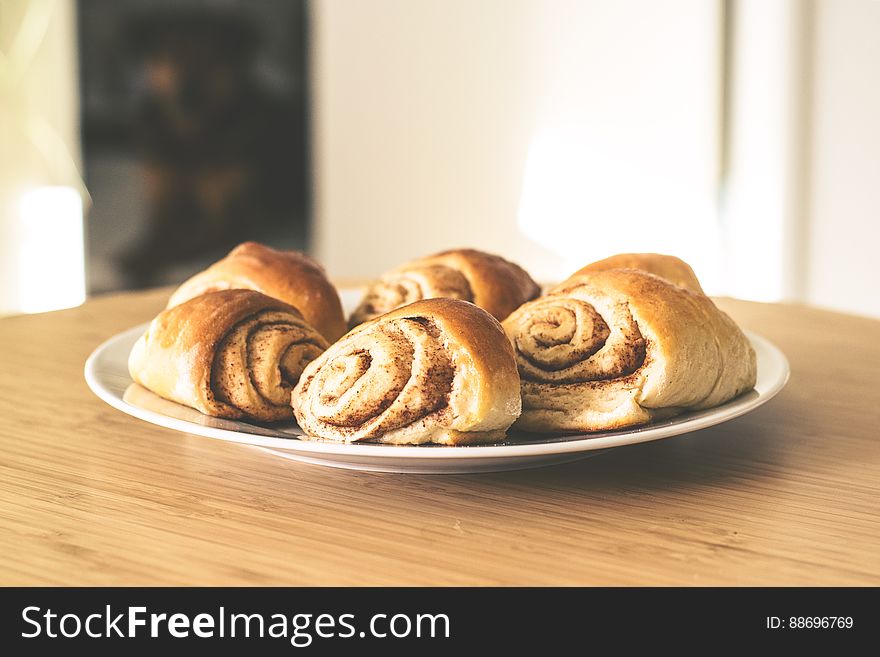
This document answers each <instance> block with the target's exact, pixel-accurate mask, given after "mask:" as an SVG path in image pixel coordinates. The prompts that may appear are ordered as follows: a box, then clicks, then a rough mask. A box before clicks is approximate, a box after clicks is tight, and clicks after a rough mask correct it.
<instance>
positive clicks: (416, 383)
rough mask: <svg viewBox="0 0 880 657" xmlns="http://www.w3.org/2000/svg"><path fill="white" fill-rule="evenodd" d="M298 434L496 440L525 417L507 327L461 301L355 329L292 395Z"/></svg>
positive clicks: (405, 311) (431, 303) (406, 311)
mask: <svg viewBox="0 0 880 657" xmlns="http://www.w3.org/2000/svg"><path fill="white" fill-rule="evenodd" d="M292 404H293V408H294V412H295V414H296V418H297V421H298V422H299V424H300V427H302V429H303V430H304V431H305V432H306V433H307V434H309V435H310V436H313V437H316V438H319V439H325V440H338V441H345V442H355V441H377V442H390V443H411V444H418V443H427V442H435V443H442V444H465V443H477V442H494V441H498V440H500V439H502V438H503V436H504V432H505V431H506V429H507V428H508V427H509V426H510V424H511V423H512V422H513V421H514V420H515V419H516V417H517V416H518V415H519V413H520V407H521V403H520V392H519V375H518V374H517V370H516V362H515V359H514V355H513V349H512V347H511V345H510V343H509V342H508V340H507V338H506V336H505V334H504V331H503V329H502V328H501V325H500V324H499V323H498V321H497V320H496V319H495V318H493V317H492V316H491V315H490V314H489V313H487V312H486V311H484V310H482V309H480V308H478V307H477V306H475V305H473V304H471V303H469V302H466V301H461V300H457V299H448V298H440V299H427V300H423V301H418V302H415V303H412V304H410V305H408V306H405V307H403V308H398V309H396V310H394V311H392V312H390V313H388V314H386V315H383V316H381V317H378V318H376V319H373V320H371V321H369V322H367V323H365V324H362V325H360V326H358V327H357V328H355V329H354V330H352V331H351V332H350V333H348V335H346V336H345V337H344V338H342V340H340V341H339V342H337V343H336V344H334V345H332V346H331V347H330V349H328V350H327V351H326V352H325V353H324V354H323V355H322V356H320V357H319V358H317V359H316V360H315V361H313V362H312V363H310V364H309V366H308V367H307V368H306V370H305V372H304V373H303V375H302V378H301V379H300V382H299V384H297V386H296V388H295V389H294V391H293V395H292Z"/></svg>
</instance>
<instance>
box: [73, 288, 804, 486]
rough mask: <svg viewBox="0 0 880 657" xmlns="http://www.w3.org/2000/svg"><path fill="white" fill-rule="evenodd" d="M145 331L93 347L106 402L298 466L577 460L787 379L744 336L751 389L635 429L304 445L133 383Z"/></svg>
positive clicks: (720, 410) (449, 467) (781, 364)
mask: <svg viewBox="0 0 880 657" xmlns="http://www.w3.org/2000/svg"><path fill="white" fill-rule="evenodd" d="M342 297H343V305H344V306H346V307H347V308H351V307H353V303H352V302H356V301H357V292H356V291H354V290H344V291H343V294H342ZM146 327H147V325H146V324H143V325H141V326H136V327H134V328H132V329H129V330H127V331H125V332H123V333H120V334H118V335H116V336H114V337H112V338H110V339H109V340H107V342H105V343H104V344H102V345H101V346H100V347H98V348H97V349H96V350H95V351H94V353H92V355H91V356H89V359H88V360H87V361H86V366H85V377H86V382H87V383H88V385H89V387H90V388H91V389H92V391H93V392H94V393H95V394H96V395H98V397H100V398H101V399H103V400H104V401H105V402H107V403H108V404H110V405H111V406H113V407H114V408H117V409H119V410H120V411H122V412H123V413H127V414H129V415H133V416H134V417H137V418H140V419H141V420H146V421H147V422H152V423H153V424H157V425H159V426H162V427H167V428H169V429H176V430H177V431H182V432H185V433H189V434H195V435H199V436H206V437H208V438H216V439H219V440H227V441H231V442H237V443H243V444H245V445H251V446H254V447H257V448H260V449H262V450H264V451H266V452H269V453H271V454H274V455H277V456H281V457H284V458H288V459H293V460H296V461H305V462H307V463H317V464H321V465H329V466H334V467H339V468H350V469H353V470H375V471H379V472H419V473H462V472H491V471H496V470H517V469H522V468H533V467H538V466H542V465H550V464H553V463H564V462H566V461H574V460H576V459H580V458H584V457H586V456H590V455H592V454H595V453H597V450H603V449H608V448H610V447H620V446H622V445H632V444H634V443H642V442H647V441H650V440H658V439H660V438H669V437H670V436H677V435H680V434H683V433H689V432H691V431H697V430H699V429H705V428H706V427H711V426H713V425H716V424H719V423H721V422H726V421H727V420H731V419H733V418H735V417H738V416H740V415H742V414H744V413H748V412H749V411H752V410H754V409H756V408H757V407H758V406H761V405H762V404H764V403H765V402H767V401H769V400H770V399H771V398H772V397H773V396H775V395H776V393H778V392H779V391H780V390H782V388H783V386H784V385H785V383H786V381H788V375H789V368H788V361H787V360H786V358H785V356H784V355H783V354H782V352H781V351H780V350H779V349H778V348H777V347H775V346H774V345H773V344H772V343H770V342H768V341H767V340H765V339H764V338H762V337H760V336H758V335H755V334H753V333H748V332H747V334H746V335H747V336H748V338H749V340H750V341H751V343H752V346H753V347H754V348H755V352H756V353H757V357H758V382H757V384H756V385H755V389H754V390H751V391H749V392H748V393H746V394H744V395H742V396H740V397H737V398H736V399H734V400H732V401H730V402H728V403H726V404H724V405H723V406H718V407H716V408H712V409H709V410H705V411H697V412H693V413H686V414H684V415H679V416H678V417H675V418H673V419H671V420H666V421H664V422H658V423H656V424H651V425H648V426H645V427H639V428H636V429H629V430H619V431H607V432H603V433H593V434H583V435H574V436H572V435H568V436H560V435H551V434H546V435H537V434H527V433H517V432H512V433H511V435H510V436H509V437H508V440H507V441H505V442H504V443H502V444H497V445H473V446H466V447H447V446H440V445H436V446H432V445H421V446H403V445H374V444H352V445H345V444H339V443H329V442H315V441H310V440H301V439H300V438H299V436H301V435H302V431H301V430H300V429H299V427H298V426H297V425H296V424H295V423H292V422H291V423H285V424H274V425H259V424H254V423H251V422H244V421H238V420H221V419H218V418H213V417H208V416H207V415H202V414H201V413H199V412H198V411H196V410H194V409H191V408H188V407H186V406H181V405H180V404H176V403H174V402H170V401H167V400H165V399H162V398H161V397H159V396H157V395H154V394H153V393H152V392H150V391H149V390H146V389H144V388H142V387H141V386H139V385H137V384H136V383H133V382H132V380H131V377H130V376H129V375H128V365H127V363H128V353H129V351H131V348H132V346H133V345H134V343H135V341H136V340H137V339H138V338H139V337H140V336H141V335H142V334H143V332H144V331H145V330H146Z"/></svg>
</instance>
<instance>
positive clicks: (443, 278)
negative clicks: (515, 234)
mask: <svg viewBox="0 0 880 657" xmlns="http://www.w3.org/2000/svg"><path fill="white" fill-rule="evenodd" d="M540 292H541V289H540V287H539V286H538V284H537V283H535V281H533V280H532V278H531V276H529V275H528V273H527V272H526V271H525V270H524V269H523V268H522V267H520V266H519V265H516V264H514V263H512V262H509V261H507V260H505V259H504V258H501V257H500V256H496V255H492V254H490V253H484V252H482V251H477V250H475V249H454V250H451V251H443V252H441V253H437V254H435V255H432V256H427V257H425V258H419V259H417V260H412V261H411V262H408V263H406V264H404V265H401V266H400V267H397V268H396V269H393V270H391V271H390V272H387V273H386V274H384V275H383V276H382V277H381V278H380V279H379V280H378V281H376V282H375V283H373V284H372V285H371V286H370V288H369V289H368V290H367V292H366V294H365V295H364V299H363V301H362V302H361V304H360V306H358V308H357V309H356V310H355V311H354V312H353V313H352V316H351V318H350V320H349V325H350V326H357V325H358V324H361V323H363V322H365V321H367V320H369V319H372V318H373V317H378V316H379V315H382V314H384V313H387V312H390V311H391V310H393V309H394V308H398V307H400V306H402V305H406V304H407V303H412V302H414V301H419V300H421V299H430V298H439V297H447V298H454V299H461V300H463V301H470V302H472V303H474V304H476V305H478V306H479V307H480V308H483V309H484V310H486V311H488V312H489V314H491V315H493V316H494V317H495V318H496V319H498V320H502V319H504V318H505V317H507V316H508V315H509V314H510V313H511V312H513V311H514V310H515V309H516V308H518V307H519V306H520V305H522V304H523V303H524V302H526V301H529V300H530V299H534V298H535V297H537V296H538V295H539V294H540Z"/></svg>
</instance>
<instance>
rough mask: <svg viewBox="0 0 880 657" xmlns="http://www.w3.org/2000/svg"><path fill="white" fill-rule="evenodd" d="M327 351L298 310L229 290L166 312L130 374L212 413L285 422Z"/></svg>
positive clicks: (135, 352)
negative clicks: (293, 396) (298, 390)
mask: <svg viewBox="0 0 880 657" xmlns="http://www.w3.org/2000/svg"><path fill="white" fill-rule="evenodd" d="M327 346H328V345H327V342H326V340H324V338H323V337H322V336H321V335H320V334H319V333H318V332H317V331H315V330H314V329H313V328H312V327H311V326H309V325H308V323H307V322H306V321H305V320H304V319H303V317H302V315H301V314H300V313H299V311H297V310H296V308H294V307H293V306H290V305H289V304H286V303H284V302H283V301H279V300H278V299H274V298H272V297H269V296H266V295H264V294H261V293H259V292H255V291H253V290H243V289H236V290H221V291H216V292H208V293H206V294H202V295H199V296H197V297H194V298H193V299H190V300H189V301H185V302H183V303H181V304H180V305H178V306H174V307H172V308H169V309H166V310H164V311H163V312H161V313H160V314H159V316H158V317H156V318H155V319H154V320H153V322H152V323H151V324H150V327H149V328H148V329H147V332H146V333H145V334H144V335H143V336H142V337H141V338H140V339H139V340H138V341H137V343H135V346H134V348H133V349H132V351H131V355H130V357H129V372H130V373H131V376H132V379H134V380H135V381H136V382H137V383H139V384H141V385H142V386H144V387H145V388H148V389H149V390H152V391H153V392H155V393H156V394H158V395H159V396H161V397H164V398H166V399H170V400H172V401H176V402H178V403H180V404H185V405H187V406H191V407H192V408H195V409H197V410H199V411H201V412H202V413H205V414H207V415H213V416H216V417H226V418H241V417H248V418H252V419H256V420H262V421H276V420H285V419H291V418H292V412H291V410H290V408H289V397H290V391H291V389H292V388H293V385H294V384H295V383H296V381H297V380H298V378H299V375H300V373H301V372H302V369H303V367H304V366H305V364H306V362H309V361H311V360H312V359H313V358H315V357H316V356H318V355H319V354H320V353H321V352H323V351H324V349H326V348H327Z"/></svg>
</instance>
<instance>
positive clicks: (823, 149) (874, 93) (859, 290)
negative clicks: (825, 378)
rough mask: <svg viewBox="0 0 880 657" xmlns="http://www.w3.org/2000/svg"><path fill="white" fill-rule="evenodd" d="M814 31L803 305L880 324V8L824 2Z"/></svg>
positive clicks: (871, 3) (852, 1) (869, 1)
mask: <svg viewBox="0 0 880 657" xmlns="http://www.w3.org/2000/svg"><path fill="white" fill-rule="evenodd" d="M814 26H815V27H814V30H815V42H814V60H813V61H814V64H813V66H814V77H813V106H812V131H811V134H812V140H811V141H812V143H811V151H812V154H811V158H810V161H811V169H810V187H811V190H812V194H811V196H810V211H811V212H810V214H811V221H810V223H809V227H808V240H809V245H810V247H809V251H808V257H807V261H808V267H807V273H808V278H807V296H806V300H807V301H808V302H810V303H813V304H817V305H820V306H827V307H830V308H837V309H841V310H846V311H850V312H854V313H860V314H867V315H873V316H877V317H880V289H878V285H880V253H878V247H880V2H877V1H876V0H819V1H818V2H817V3H816V14H815V20H814Z"/></svg>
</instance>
